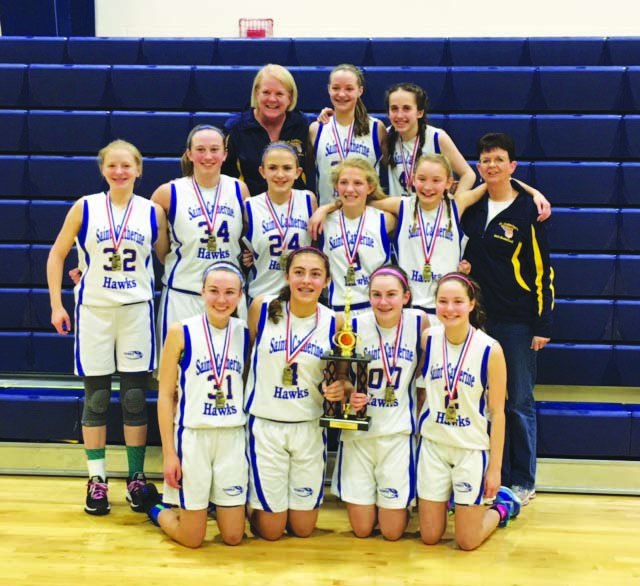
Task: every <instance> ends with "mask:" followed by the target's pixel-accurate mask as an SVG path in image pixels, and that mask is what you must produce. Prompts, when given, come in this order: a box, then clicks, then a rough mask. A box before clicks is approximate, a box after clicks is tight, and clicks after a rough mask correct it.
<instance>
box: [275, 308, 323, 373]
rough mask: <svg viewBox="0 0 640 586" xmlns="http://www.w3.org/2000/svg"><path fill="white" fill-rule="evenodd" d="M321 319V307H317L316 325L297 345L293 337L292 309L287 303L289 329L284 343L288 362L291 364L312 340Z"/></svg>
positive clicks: (285, 356) (285, 357)
mask: <svg viewBox="0 0 640 586" xmlns="http://www.w3.org/2000/svg"><path fill="white" fill-rule="evenodd" d="M319 319H320V308H319V307H317V308H316V323H315V325H314V326H313V327H312V328H311V329H310V330H309V331H308V332H307V334H306V335H305V336H304V338H302V340H300V343H299V344H298V345H297V346H296V345H295V344H294V343H293V340H292V339H291V310H290V309H289V306H288V305H287V331H286V340H285V344H284V359H285V360H286V362H287V364H291V363H292V362H293V361H294V360H295V358H296V356H298V354H300V352H302V351H303V350H304V349H305V348H306V346H307V344H308V343H309V342H310V341H311V337H312V336H313V334H314V332H315V331H316V329H317V327H318V320H319Z"/></svg>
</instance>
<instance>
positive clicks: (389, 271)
mask: <svg viewBox="0 0 640 586" xmlns="http://www.w3.org/2000/svg"><path fill="white" fill-rule="evenodd" d="M378 275H393V276H394V277H398V279H400V280H401V281H402V283H403V284H404V286H405V287H406V288H407V290H410V287H409V283H407V279H405V276H404V275H403V274H402V273H401V272H400V271H399V270H398V269H394V268H393V267H385V268H382V269H378V270H377V271H374V273H373V274H372V275H371V280H373V277H377V276H378Z"/></svg>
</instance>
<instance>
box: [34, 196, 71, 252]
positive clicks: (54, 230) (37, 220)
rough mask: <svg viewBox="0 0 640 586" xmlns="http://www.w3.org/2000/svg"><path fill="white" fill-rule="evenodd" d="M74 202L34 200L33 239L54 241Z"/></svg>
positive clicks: (35, 240)
mask: <svg viewBox="0 0 640 586" xmlns="http://www.w3.org/2000/svg"><path fill="white" fill-rule="evenodd" d="M72 204H73V202H70V201H44V200H39V201H34V202H33V203H32V204H31V206H30V220H31V241H32V242H53V241H54V240H55V239H56V236H57V235H58V232H59V231H60V228H61V227H62V224H63V223H64V219H65V218H66V217H67V214H68V213H69V210H70V209H71V205H72Z"/></svg>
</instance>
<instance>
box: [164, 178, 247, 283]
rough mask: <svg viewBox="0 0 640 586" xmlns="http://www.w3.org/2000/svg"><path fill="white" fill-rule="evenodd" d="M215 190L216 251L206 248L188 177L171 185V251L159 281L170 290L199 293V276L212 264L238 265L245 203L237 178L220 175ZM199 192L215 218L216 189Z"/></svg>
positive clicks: (199, 211) (203, 223) (204, 227)
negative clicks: (226, 263)
mask: <svg viewBox="0 0 640 586" xmlns="http://www.w3.org/2000/svg"><path fill="white" fill-rule="evenodd" d="M218 185H219V191H217V200H216V201H217V203H218V205H217V214H216V216H215V223H214V230H213V233H214V234H215V236H216V250H215V251H210V250H208V249H207V236H208V234H207V231H208V227H207V222H206V220H205V217H204V214H203V213H202V208H201V207H200V203H199V201H198V197H197V194H196V191H195V189H194V186H193V182H192V179H191V177H182V178H181V179H176V180H175V181H172V182H171V203H170V205H169V214H168V216H167V217H168V220H169V224H170V237H171V248H170V250H169V254H167V258H166V261H165V265H164V276H163V278H162V282H163V283H164V284H165V285H167V286H168V287H170V288H171V289H178V290H181V291H186V292H188V293H196V294H199V293H200V291H201V290H202V273H203V272H204V270H205V269H206V268H207V267H208V266H209V265H211V264H212V263H214V262H216V261H220V260H226V261H230V262H233V263H236V264H237V263H238V256H239V255H240V238H241V236H242V221H243V215H244V204H243V202H242V194H241V191H240V183H239V182H238V180H237V179H233V178H232V177H228V176H226V175H221V176H220V182H219V184H218ZM207 191H209V190H205V191H204V192H203V193H202V196H203V200H204V202H205V206H206V208H207V212H208V214H209V218H212V217H213V215H214V207H213V206H214V199H215V198H216V190H215V189H214V190H213V192H212V193H211V194H209V193H207Z"/></svg>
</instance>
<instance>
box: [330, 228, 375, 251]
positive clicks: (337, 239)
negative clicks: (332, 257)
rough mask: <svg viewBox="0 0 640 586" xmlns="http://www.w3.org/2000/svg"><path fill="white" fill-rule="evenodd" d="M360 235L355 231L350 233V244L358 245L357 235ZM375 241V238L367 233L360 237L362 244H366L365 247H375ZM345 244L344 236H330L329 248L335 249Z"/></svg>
mask: <svg viewBox="0 0 640 586" xmlns="http://www.w3.org/2000/svg"><path fill="white" fill-rule="evenodd" d="M357 236H358V235H357V234H356V233H355V232H354V233H353V234H349V235H348V240H349V246H351V247H353V246H355V245H356V237H357ZM375 245H376V243H375V241H374V239H373V238H371V236H367V235H366V234H363V235H362V237H361V238H360V246H365V247H369V248H375ZM342 246H343V239H342V236H341V235H340V236H331V237H330V238H329V248H330V249H331V250H335V249H336V248H342Z"/></svg>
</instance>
